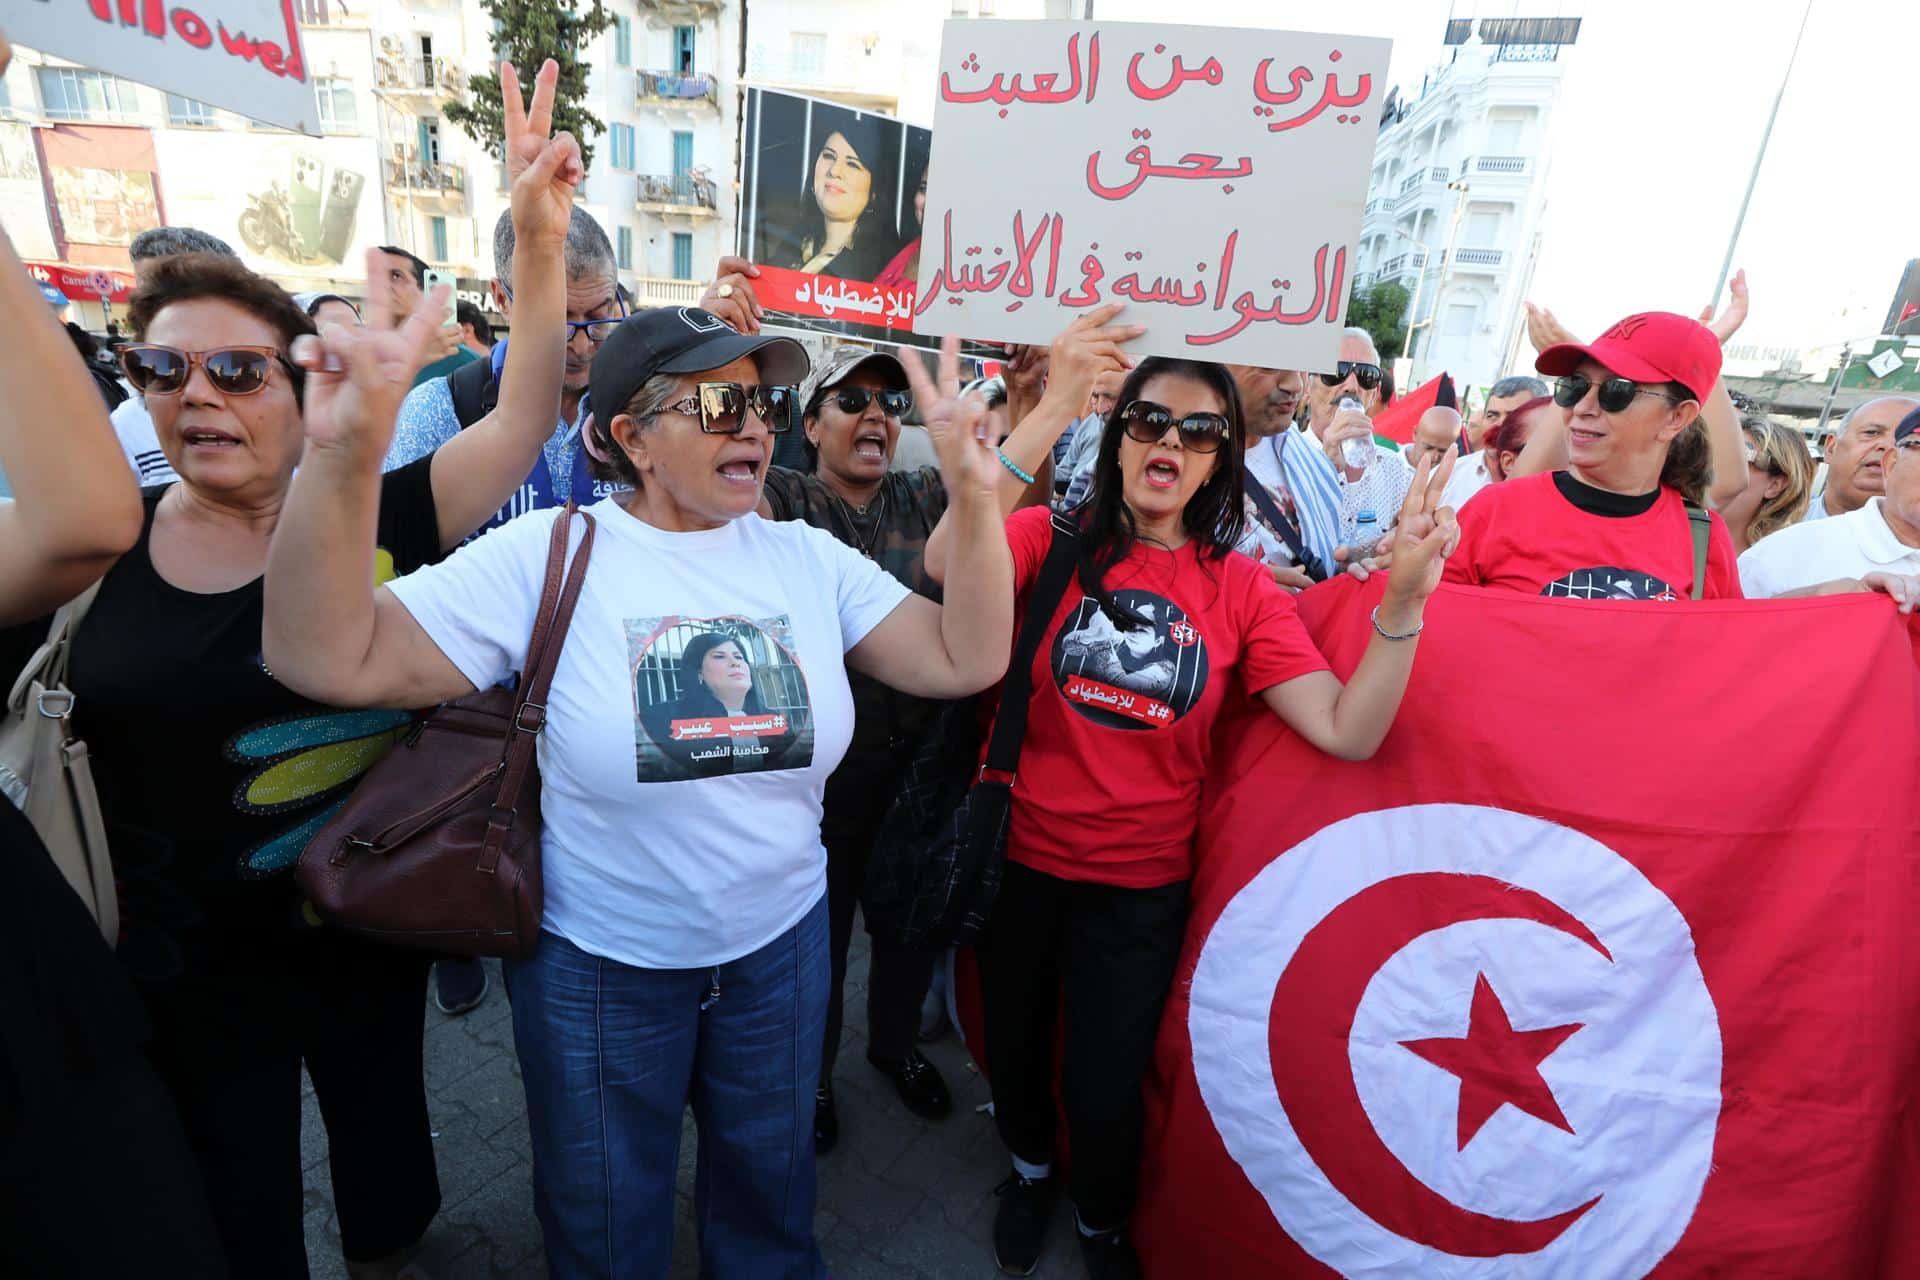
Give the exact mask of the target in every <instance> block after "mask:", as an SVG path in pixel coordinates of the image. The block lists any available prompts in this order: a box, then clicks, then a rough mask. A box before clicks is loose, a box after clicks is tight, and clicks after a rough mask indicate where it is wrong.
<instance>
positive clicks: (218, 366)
mask: <svg viewBox="0 0 1920 1280" xmlns="http://www.w3.org/2000/svg"><path fill="white" fill-rule="evenodd" d="M276 360H277V361H279V362H280V364H281V365H283V366H284V367H285V368H286V371H287V376H288V377H291V378H297V377H299V373H298V372H297V371H296V370H295V369H294V367H293V365H292V364H290V363H288V361H287V358H286V357H285V356H283V355H281V354H280V352H279V351H278V350H277V349H275V348H273V347H214V348H212V349H211V350H208V351H182V350H180V349H179V348H178V347H163V346H159V345H157V344H155V343H151V342H140V343H134V344H132V345H130V346H127V347H125V348H122V350H121V352H120V367H121V369H123V370H125V372H126V375H127V381H128V382H131V383H132V384H133V389H134V390H135V391H138V392H139V393H140V394H141V395H143V396H171V395H178V394H179V392H180V390H181V388H183V387H185V386H186V385H187V379H188V378H190V377H192V376H193V366H195V365H199V366H200V367H201V368H202V369H205V370H206V371H207V381H208V382H211V383H212V384H213V387H214V390H216V391H218V392H219V393H220V394H221V395H227V396H250V395H252V394H254V393H255V392H256V391H259V390H260V389H261V388H262V387H264V386H266V385H267V375H268V373H269V372H271V371H272V369H273V364H274V361H276Z"/></svg>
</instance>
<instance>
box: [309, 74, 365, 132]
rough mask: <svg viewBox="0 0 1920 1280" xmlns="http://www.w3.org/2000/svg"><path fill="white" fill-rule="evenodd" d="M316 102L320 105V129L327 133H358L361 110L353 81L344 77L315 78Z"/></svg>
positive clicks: (314, 92) (314, 91)
mask: <svg viewBox="0 0 1920 1280" xmlns="http://www.w3.org/2000/svg"><path fill="white" fill-rule="evenodd" d="M313 96H314V100H315V101H316V102H318V103H319V104H320V128H321V129H322V130H324V131H325V132H327V133H358V132H359V131H360V108H359V104H358V103H357V101H356V100H355V98H354V96H353V81H351V80H348V79H347V78H346V77H344V76H315V77H314V80H313Z"/></svg>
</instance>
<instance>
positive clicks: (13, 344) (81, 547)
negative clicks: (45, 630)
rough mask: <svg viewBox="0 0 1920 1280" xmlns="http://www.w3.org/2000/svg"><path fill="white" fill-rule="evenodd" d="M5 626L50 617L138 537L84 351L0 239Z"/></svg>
mask: <svg viewBox="0 0 1920 1280" xmlns="http://www.w3.org/2000/svg"><path fill="white" fill-rule="evenodd" d="M0 312H4V314H5V315H6V316H7V336H6V340H5V341H0V471H4V472H6V476H7V482H8V484H9V485H11V486H12V489H13V500H12V501H11V502H7V501H0V625H6V624H11V623H16V622H22V621H25V620H26V619H28V618H33V617H38V616H39V615H40V614H43V613H46V612H48V611H49V610H52V609H57V608H59V607H60V606H61V605H63V604H65V603H66V602H67V601H69V600H71V599H73V597H75V596H77V595H79V594H80V593H81V592H82V591H85V590H86V589H87V588H88V587H89V586H91V585H92V584H93V583H94V582H95V581H97V580H98V579H99V578H100V576H101V575H102V574H104V573H105V572H106V571H107V570H108V569H110V568H112V567H113V562H114V561H115V560H118V559H119V558H120V556H121V555H123V554H124V553H125V552H126V551H127V549H128V548H130V547H131V546H133V544H134V543H135V542H137V541H139V538H140V520H141V515H140V490H139V487H138V485H137V482H136V481H135V480H134V476H133V472H132V471H131V470H129V469H128V467H127V460H126V455H125V454H123V453H121V451H120V442H119V441H118V440H117V439H115V438H114V434H113V427H112V426H111V424H109V423H108V421H107V406H106V404H105V403H104V402H103V401H102V400H101V399H100V390H99V388H98V387H96V386H95V385H94V382H93V379H92V377H91V376H89V375H88V373H87V369H86V365H85V364H83V363H82V362H81V359H80V353H79V352H78V351H75V350H74V347H73V342H72V340H71V339H69V338H68V337H67V333H66V330H65V329H63V328H61V327H60V323H59V322H58V321H57V320H55V319H54V315H53V308H51V307H49V306H48V305H47V302H46V299H45V298H42V297H41V296H40V291H39V290H38V289H36V288H34V285H33V281H32V280H30V279H28V277H27V269H26V268H25V267H24V266H22V265H21V264H20V259H19V258H18V257H17V256H16V255H15V254H14V251H13V244H12V242H11V241H9V240H8V239H7V237H6V235H5V234H4V233H0Z"/></svg>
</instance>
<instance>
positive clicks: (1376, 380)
mask: <svg viewBox="0 0 1920 1280" xmlns="http://www.w3.org/2000/svg"><path fill="white" fill-rule="evenodd" d="M1333 368H1334V372H1332V373H1322V374H1317V375H1315V376H1317V377H1318V378H1319V379H1320V381H1322V382H1324V383H1326V384H1327V385H1328V386H1330V387H1337V386H1339V385H1340V384H1341V383H1343V382H1345V381H1346V380H1347V379H1348V378H1349V377H1351V378H1352V379H1353V380H1354V382H1355V383H1356V384H1357V385H1358V386H1359V388H1360V389H1361V390H1362V391H1371V390H1373V389H1374V388H1375V387H1377V386H1379V385H1380V379H1381V377H1382V376H1384V375H1382V374H1381V372H1380V366H1379V365H1377V364H1366V363H1363V362H1361V361H1358V360H1342V361H1340V362H1339V363H1338V364H1336V365H1334V366H1333Z"/></svg>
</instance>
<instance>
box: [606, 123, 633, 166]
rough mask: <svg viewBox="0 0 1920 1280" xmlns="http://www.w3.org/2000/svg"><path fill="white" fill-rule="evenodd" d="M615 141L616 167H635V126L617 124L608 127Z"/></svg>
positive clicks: (614, 160)
mask: <svg viewBox="0 0 1920 1280" xmlns="http://www.w3.org/2000/svg"><path fill="white" fill-rule="evenodd" d="M608 134H609V135H610V137H611V139H612V142H613V167H614V168H616V169H628V170H630V169H632V168H633V126H632V125H630V124H615V125H613V126H611V127H610V128H609V129H608Z"/></svg>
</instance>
